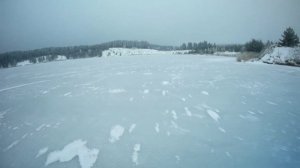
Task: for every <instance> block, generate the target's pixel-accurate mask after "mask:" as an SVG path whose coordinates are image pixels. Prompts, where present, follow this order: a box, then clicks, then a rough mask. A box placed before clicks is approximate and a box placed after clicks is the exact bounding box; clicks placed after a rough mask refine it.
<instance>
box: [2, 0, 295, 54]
mask: <svg viewBox="0 0 300 168" xmlns="http://www.w3.org/2000/svg"><path fill="white" fill-rule="evenodd" d="M288 26H291V27H293V28H294V30H295V31H296V33H297V34H298V35H300V0H0V52H6V51H12V50H26V49H35V48H41V47H50V46H69V45H84V44H97V43H101V42H106V41H111V40H147V41H149V42H151V43H156V44H162V45H180V44H181V43H182V42H187V41H197V42H198V41H203V40H207V41H209V42H215V43H222V44H223V43H244V42H246V41H248V40H250V39H251V38H257V39H261V40H264V41H265V40H278V39H279V38H280V36H281V33H282V32H283V31H284V29H285V28H286V27H288Z"/></svg>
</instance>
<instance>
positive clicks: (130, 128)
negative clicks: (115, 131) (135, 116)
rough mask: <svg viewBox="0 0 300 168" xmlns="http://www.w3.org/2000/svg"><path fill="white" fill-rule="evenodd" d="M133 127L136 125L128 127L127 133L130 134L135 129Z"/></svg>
mask: <svg viewBox="0 0 300 168" xmlns="http://www.w3.org/2000/svg"><path fill="white" fill-rule="evenodd" d="M135 127H136V124H131V126H130V127H129V130H128V132H129V133H132V131H133V130H134V129H135Z"/></svg>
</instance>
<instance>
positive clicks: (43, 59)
mask: <svg viewBox="0 0 300 168" xmlns="http://www.w3.org/2000/svg"><path fill="white" fill-rule="evenodd" d="M48 57H49V56H41V57H38V58H35V62H36V63H45V62H49V61H48ZM65 60H67V57H66V56H64V55H57V56H56V58H55V59H54V60H53V61H65ZM30 64H33V63H32V62H30V61H29V60H25V61H21V62H18V63H17V66H25V65H30Z"/></svg>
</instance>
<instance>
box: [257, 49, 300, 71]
mask: <svg viewBox="0 0 300 168" xmlns="http://www.w3.org/2000/svg"><path fill="white" fill-rule="evenodd" d="M260 61H262V62H263V63H268V64H280V65H293V66H300V48H299V47H296V48H291V47H274V46H273V47H270V48H268V49H266V51H264V53H263V55H262V58H261V59H260Z"/></svg>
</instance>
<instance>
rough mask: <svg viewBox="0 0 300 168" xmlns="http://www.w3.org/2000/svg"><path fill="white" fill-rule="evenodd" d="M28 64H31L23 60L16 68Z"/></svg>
mask: <svg viewBox="0 0 300 168" xmlns="http://www.w3.org/2000/svg"><path fill="white" fill-rule="evenodd" d="M30 64H32V63H31V62H30V61H29V60H25V61H22V62H18V63H17V66H25V65H30Z"/></svg>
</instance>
